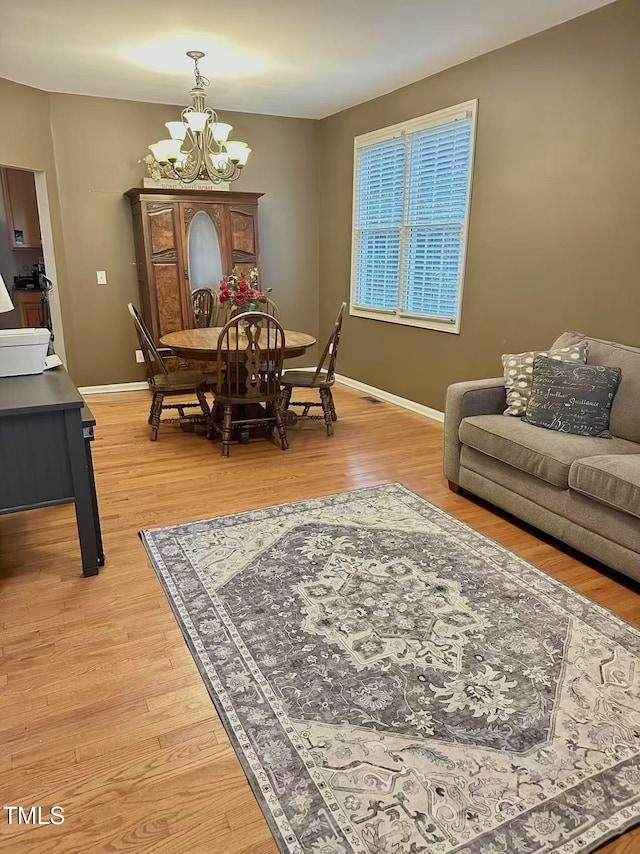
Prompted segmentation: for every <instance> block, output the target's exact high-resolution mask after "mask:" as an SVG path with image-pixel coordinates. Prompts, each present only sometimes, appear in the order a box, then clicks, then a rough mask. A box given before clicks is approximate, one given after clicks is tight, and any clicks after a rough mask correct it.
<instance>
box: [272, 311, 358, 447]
mask: <svg viewBox="0 0 640 854" xmlns="http://www.w3.org/2000/svg"><path fill="white" fill-rule="evenodd" d="M346 307H347V304H346V302H343V303H342V305H341V306H340V311H339V312H338V316H337V317H336V322H335V323H334V325H333V330H332V332H331V335H330V336H329V340H328V341H327V346H326V347H325V348H324V351H323V353H322V357H321V359H320V361H319V362H318V367H317V368H316V369H315V371H303V370H296V369H295V368H294V369H292V370H290V371H285V373H284V374H283V375H282V388H283V392H282V406H283V409H284V410H285V411H286V410H287V409H288V408H289V407H290V406H302V407H303V411H302V416H301V417H302V418H310V419H314V420H318V421H319V420H321V419H323V418H324V423H325V425H326V428H327V436H333V422H334V421H337V420H338V416H337V414H336V407H335V405H334V402H333V395H332V393H331V387H332V386H333V384H334V383H335V369H336V359H337V357H338V345H339V344H340V333H341V332H342V318H343V317H344V312H345V309H346ZM325 363H326V367H325ZM294 388H305V389H317V390H318V391H319V393H320V401H319V402H318V401H306V400H305V401H295V400H291V397H292V395H293V390H294ZM315 406H321V407H322V415H309V410H310V409H312V408H313V407H315Z"/></svg>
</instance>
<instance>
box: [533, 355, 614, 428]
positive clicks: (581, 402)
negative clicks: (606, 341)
mask: <svg viewBox="0 0 640 854" xmlns="http://www.w3.org/2000/svg"><path fill="white" fill-rule="evenodd" d="M621 376H622V371H621V369H620V368H606V367H604V366H603V365H573V364H570V363H567V362H557V361H555V360H554V359H549V358H547V357H546V356H537V357H536V359H535V361H534V363H533V384H532V386H531V396H530V397H529V401H528V403H527V413H526V416H525V418H524V420H525V421H527V422H528V423H529V424H534V425H535V426H536V427H546V428H547V429H548V430H558V431H559V432H561V433H575V434H576V435H578V436H599V437H601V438H603V439H608V438H610V437H611V433H609V417H610V415H611V404H612V403H613V399H614V397H615V395H616V392H617V390H618V386H619V384H620V378H621Z"/></svg>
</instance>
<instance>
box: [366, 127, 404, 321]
mask: <svg viewBox="0 0 640 854" xmlns="http://www.w3.org/2000/svg"><path fill="white" fill-rule="evenodd" d="M404 161H405V143H404V139H403V138H402V137H397V138H395V139H388V140H384V141H383V142H378V143H374V144H373V145H368V146H367V147H366V148H361V149H359V150H358V153H357V155H356V179H355V181H356V191H355V215H354V221H355V234H354V240H355V245H354V256H355V301H356V303H357V305H361V306H366V307H368V308H381V309H392V310H395V308H396V302H397V298H398V272H399V265H400V228H401V226H402V205H403V187H404Z"/></svg>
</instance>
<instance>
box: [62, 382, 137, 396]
mask: <svg viewBox="0 0 640 854" xmlns="http://www.w3.org/2000/svg"><path fill="white" fill-rule="evenodd" d="M148 388H149V383H147V382H144V381H143V382H137V383H111V384H110V385H85V386H83V387H82V388H79V389H78V391H79V392H80V394H111V393H112V392H115V391H146V390H147V389H148Z"/></svg>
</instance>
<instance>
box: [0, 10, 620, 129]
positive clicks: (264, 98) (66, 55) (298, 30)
mask: <svg viewBox="0 0 640 854" xmlns="http://www.w3.org/2000/svg"><path fill="white" fill-rule="evenodd" d="M609 2H612V0H395V2H394V0H240V2H227V3H225V2H222V3H217V2H212V0H178V2H176V0H0V77H7V78H9V79H11V80H16V81H18V82H20V83H26V84H29V85H31V86H36V87H39V88H41V89H47V90H49V91H53V92H70V93H75V94H82V95H99V96H104V97H111V98H126V99H132V100H140V101H156V102H160V103H169V104H182V103H187V101H188V99H187V93H188V90H189V88H190V87H191V84H192V79H193V78H192V71H191V69H192V65H191V61H190V60H189V59H187V57H186V56H185V55H184V53H185V51H187V50H189V49H192V50H203V51H205V53H206V54H207V56H206V58H205V59H204V60H202V62H201V70H202V72H203V73H204V74H206V75H207V76H208V77H209V78H210V79H211V82H212V86H211V89H210V94H209V98H208V100H209V103H210V104H211V105H212V106H215V107H217V108H220V109H228V110H243V111H247V112H255V113H272V114H275V115H285V116H306V117H309V118H322V117H324V116H327V115H330V114H332V113H335V112H337V111H339V110H341V109H344V108H345V107H349V106H352V105H353V104H358V103H360V102H362V101H366V100H368V99H369V98H374V97H375V96H377V95H382V94H384V93H385V92H390V91H392V90H393V89H397V88H398V87H400V86H403V85H405V84H407V83H411V82H413V81H414V80H420V79H421V78H423V77H427V76H428V75H430V74H434V73H435V72H437V71H441V70H442V69H444V68H448V67H450V66H452V65H456V64H457V63H459V62H464V61H465V60H467V59H470V58H471V57H473V56H478V55H480V54H482V53H486V52H488V51H490V50H494V49H495V48H497V47H501V46H503V45H505V44H509V43H510V42H513V41H517V40H518V39H521V38H525V37H526V36H528V35H531V34H533V33H536V32H539V31H540V30H544V29H547V28H548V27H552V26H554V25H555V24H559V23H561V22H562V21H567V20H569V19H570V18H575V17H577V16H578V15H582V14H584V13H585V12H589V11H591V10H592V9H596V8H597V7H599V6H605V5H607V3H609Z"/></svg>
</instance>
